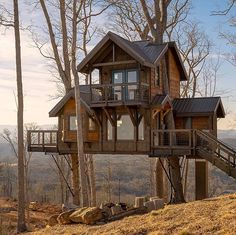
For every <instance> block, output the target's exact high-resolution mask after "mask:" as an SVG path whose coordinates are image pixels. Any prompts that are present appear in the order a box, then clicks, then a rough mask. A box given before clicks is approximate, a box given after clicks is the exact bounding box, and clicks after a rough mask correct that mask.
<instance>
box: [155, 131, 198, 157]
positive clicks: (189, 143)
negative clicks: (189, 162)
mask: <svg viewBox="0 0 236 235" xmlns="http://www.w3.org/2000/svg"><path fill="white" fill-rule="evenodd" d="M194 137H195V136H194V134H193V130H191V129H174V130H153V131H152V143H151V147H152V150H153V156H163V157H165V156H175V155H176V156H178V155H191V154H192V153H193V152H192V151H193V149H194V147H195V139H194Z"/></svg>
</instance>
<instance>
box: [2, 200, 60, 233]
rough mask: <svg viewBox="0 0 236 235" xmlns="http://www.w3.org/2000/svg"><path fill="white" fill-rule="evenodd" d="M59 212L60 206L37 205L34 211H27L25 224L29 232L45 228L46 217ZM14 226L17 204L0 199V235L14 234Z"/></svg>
mask: <svg viewBox="0 0 236 235" xmlns="http://www.w3.org/2000/svg"><path fill="white" fill-rule="evenodd" d="M60 210H61V208H60V206H57V205H51V204H46V203H44V204H42V203H38V204H37V207H36V210H34V211H32V210H29V218H30V219H29V223H27V224H28V228H29V230H30V231H34V230H38V229H42V228H45V227H46V225H47V219H48V217H50V216H51V215H52V214H57V213H59V212H60ZM26 215H27V212H26ZM27 221H28V220H27ZM16 224H17V202H16V201H14V200H12V199H9V198H0V235H8V234H11V235H12V234H15V233H16V232H15V231H16Z"/></svg>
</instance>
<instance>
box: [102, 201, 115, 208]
mask: <svg viewBox="0 0 236 235" xmlns="http://www.w3.org/2000/svg"><path fill="white" fill-rule="evenodd" d="M113 206H115V204H114V203H112V202H108V203H105V204H104V203H101V205H100V207H99V208H100V209H103V208H104V207H106V208H107V207H108V208H112V207H113Z"/></svg>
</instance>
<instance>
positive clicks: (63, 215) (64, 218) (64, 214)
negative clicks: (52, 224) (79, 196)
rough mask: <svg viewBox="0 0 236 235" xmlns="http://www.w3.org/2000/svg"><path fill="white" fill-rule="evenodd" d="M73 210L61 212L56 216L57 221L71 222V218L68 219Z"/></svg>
mask: <svg viewBox="0 0 236 235" xmlns="http://www.w3.org/2000/svg"><path fill="white" fill-rule="evenodd" d="M74 211H75V210H69V211H66V212H62V213H61V214H60V215H59V216H58V217H57V221H58V223H59V224H71V223H72V220H71V219H70V215H71V214H72V213H73V212H74Z"/></svg>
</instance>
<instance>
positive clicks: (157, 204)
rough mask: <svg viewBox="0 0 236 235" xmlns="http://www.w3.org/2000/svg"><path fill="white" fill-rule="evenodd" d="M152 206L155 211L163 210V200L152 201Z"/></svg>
mask: <svg viewBox="0 0 236 235" xmlns="http://www.w3.org/2000/svg"><path fill="white" fill-rule="evenodd" d="M153 202H154V205H155V210H159V209H162V208H164V206H165V204H164V200H163V199H161V198H159V199H154V200H153Z"/></svg>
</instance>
